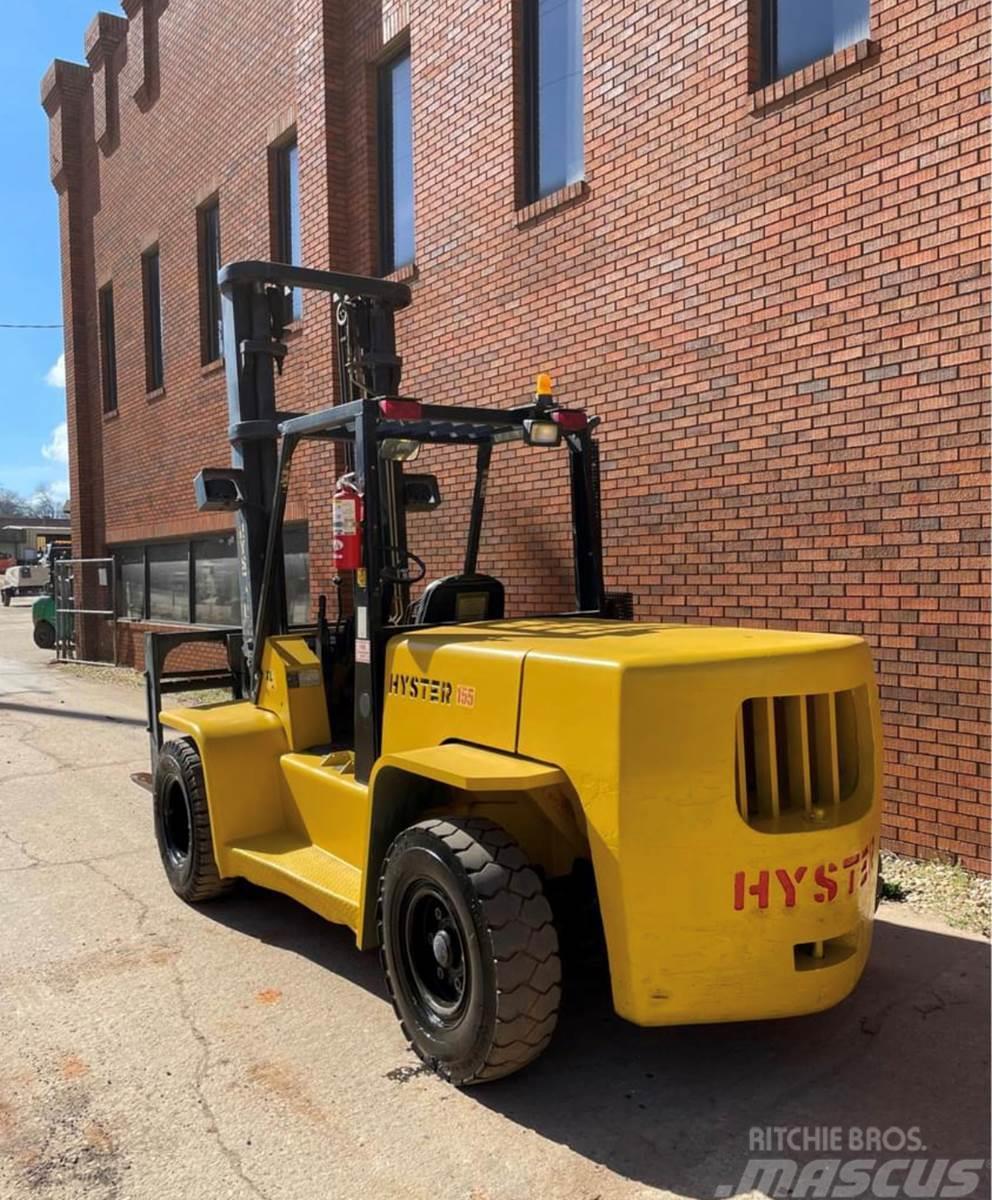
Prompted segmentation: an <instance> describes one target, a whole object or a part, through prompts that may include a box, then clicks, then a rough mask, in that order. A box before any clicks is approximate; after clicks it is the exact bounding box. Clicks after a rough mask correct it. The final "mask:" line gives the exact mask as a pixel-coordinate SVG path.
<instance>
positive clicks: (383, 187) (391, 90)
mask: <svg viewBox="0 0 992 1200" xmlns="http://www.w3.org/2000/svg"><path fill="white" fill-rule="evenodd" d="M379 139H380V160H379V212H380V217H381V227H382V228H381V240H382V245H381V251H380V257H381V259H382V272H383V274H384V275H388V274H389V272H390V271H395V270H396V269H397V267H404V266H407V265H409V264H410V263H412V262H413V251H414V242H413V95H412V92H411V80H410V51H409V50H406V51H404V53H403V54H400V55H399V56H398V57H397V58H394V59H393V60H392V62H389V63H387V64H386V65H385V66H384V67H383V68H382V71H381V74H380V81H379Z"/></svg>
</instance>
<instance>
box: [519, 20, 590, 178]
mask: <svg viewBox="0 0 992 1200" xmlns="http://www.w3.org/2000/svg"><path fill="white" fill-rule="evenodd" d="M523 33H524V72H525V77H526V78H525V87H526V95H525V107H526V120H527V128H526V135H527V136H526V141H527V144H526V148H525V151H526V160H527V161H526V163H525V174H526V184H527V186H526V189H525V190H526V192H527V193H528V195H527V198H528V199H529V200H536V199H539V198H540V197H541V196H546V195H548V193H549V192H553V191H556V190H557V189H558V188H560V187H564V186H565V185H566V184H568V183H574V182H575V181H576V180H577V179H581V178H582V172H583V170H584V165H585V164H584V158H583V149H582V0H525V6H524V31H523Z"/></svg>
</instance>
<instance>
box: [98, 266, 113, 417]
mask: <svg viewBox="0 0 992 1200" xmlns="http://www.w3.org/2000/svg"><path fill="white" fill-rule="evenodd" d="M99 316H100V377H101V380H100V381H101V384H102V386H103V411H104V412H114V411H116V409H117V335H116V333H115V331H114V285H113V284H112V283H108V284H107V285H106V286H105V287H102V288H101V289H100V295H99Z"/></svg>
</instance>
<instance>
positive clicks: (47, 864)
mask: <svg viewBox="0 0 992 1200" xmlns="http://www.w3.org/2000/svg"><path fill="white" fill-rule="evenodd" d="M0 835H2V836H3V837H5V838H7V840H8V841H10V842H12V843H13V844H14V845H15V846H17V847H18V849H20V851H21V853H22V854H24V855H26V856H27V857H28V858H30V859H31V862H29V863H25V864H24V865H23V866H20V867H0V875H6V874H8V873H9V872H14V871H37V870H48V869H51V868H52V867H89V866H92V865H93V863H96V862H109V861H111V860H112V859H115V858H126V857H127V856H128V855H130V854H140V853H142V851H141V850H138V849H134V850H118V851H116V852H115V853H114V854H99V855H96V856H94V857H91V858H38V857H37V856H36V855H34V854H32V853H31V851H30V850H25V849H24V845H25V843H21V842H18V841H17V840H16V839H15V838H12V837H11V836H10V834H8V833H6V832H5V831H4V830H2V829H0ZM101 874H102V872H101ZM104 878H108V877H106V876H104ZM108 882H111V883H112V882H113V880H110V879H109V878H108Z"/></svg>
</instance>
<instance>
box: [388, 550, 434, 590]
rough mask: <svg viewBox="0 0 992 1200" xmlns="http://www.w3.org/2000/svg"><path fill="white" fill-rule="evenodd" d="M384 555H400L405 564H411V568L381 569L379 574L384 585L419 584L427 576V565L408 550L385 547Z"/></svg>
mask: <svg viewBox="0 0 992 1200" xmlns="http://www.w3.org/2000/svg"><path fill="white" fill-rule="evenodd" d="M385 551H386V554H387V555H388V554H395V555H398V554H402V555H403V556H404V557H405V558H406V561H407V563H413V564H414V565H413V567H412V568H411V567H410V566H405V567H383V568H382V571H381V572H380V574H381V577H382V578H383V579H384V580H385V581H386V583H406V584H409V583H419V582H420V581H421V579H423V577H424V576H425V575H426V574H427V564H426V563H425V562H424V560H423V559H422V558H418V557H417V555H416V554H414V553H412V551H410V550H402V551H401V550H399V549H398V547H396V546H386V547H385Z"/></svg>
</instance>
